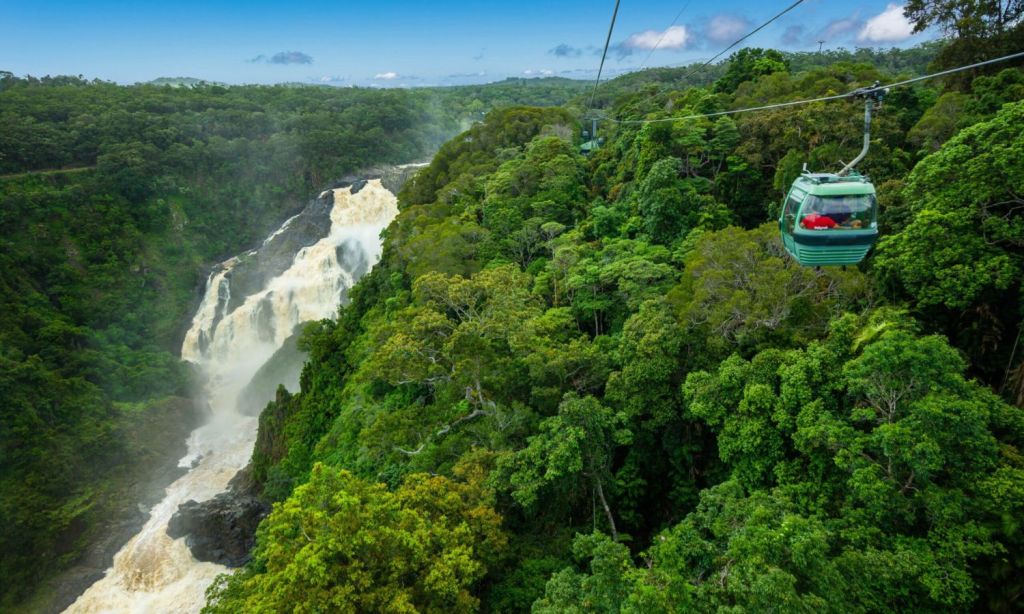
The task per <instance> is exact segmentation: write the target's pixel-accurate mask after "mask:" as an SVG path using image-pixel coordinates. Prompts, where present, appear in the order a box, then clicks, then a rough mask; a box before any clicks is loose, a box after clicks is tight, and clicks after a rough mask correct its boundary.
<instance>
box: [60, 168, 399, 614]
mask: <svg viewBox="0 0 1024 614" xmlns="http://www.w3.org/2000/svg"><path fill="white" fill-rule="evenodd" d="M397 213H398V208H397V203H396V199H395V196H394V195H393V194H392V193H391V192H389V191H388V190H387V189H386V188H384V187H383V186H382V185H381V183H380V181H379V180H374V181H370V182H368V183H367V184H366V185H365V186H364V187H363V188H362V189H361V190H359V191H358V192H357V193H356V194H354V195H353V194H351V193H350V188H340V189H337V190H334V206H333V208H332V209H331V227H330V233H329V234H328V236H326V237H324V238H322V239H321V240H320V241H318V242H317V243H315V244H313V245H310V246H309V247H305V248H302V249H301V250H299V251H298V253H297V254H295V257H294V260H293V261H292V263H291V267H290V268H288V269H287V270H286V271H284V272H283V273H282V274H280V275H278V276H277V277H274V278H273V279H271V280H270V281H269V282H268V283H267V284H266V286H265V287H264V288H262V289H261V290H260V291H259V292H256V293H255V294H252V295H251V296H248V297H246V299H245V301H244V302H243V303H242V304H241V305H238V306H236V307H234V308H233V309H231V310H230V311H229V307H230V296H231V284H230V279H229V277H230V276H229V273H230V271H231V269H232V267H234V266H237V265H238V263H239V262H240V259H239V258H232V259H231V260H228V261H227V262H225V263H223V264H222V265H221V267H219V268H218V269H217V270H216V271H215V272H214V273H212V274H211V275H210V279H209V280H208V282H207V288H206V294H205V296H204V298H203V301H202V304H201V305H200V306H199V309H198V311H197V312H196V315H195V317H194V318H193V320H192V327H191V329H190V330H189V331H188V334H187V335H186V337H185V342H184V343H183V345H182V348H181V356H182V358H184V359H185V360H189V361H191V362H193V363H196V364H197V365H199V367H200V368H201V369H202V370H203V372H204V373H205V375H206V376H207V378H208V384H207V386H206V390H205V395H206V397H207V400H208V402H209V404H210V408H211V412H212V416H211V418H210V421H209V423H207V424H206V425H204V426H202V427H200V428H198V429H196V430H195V431H193V432H192V434H191V436H190V437H189V440H188V454H187V455H186V456H185V457H184V458H183V459H181V462H180V465H181V466H182V467H192V469H191V470H190V471H189V472H188V473H187V474H185V475H184V476H182V477H181V478H179V479H178V480H177V481H175V482H174V483H173V484H171V485H170V486H169V487H168V488H167V491H166V496H165V498H164V500H163V501H161V502H160V503H159V504H158V505H156V506H155V507H154V508H153V509H152V510H151V512H150V518H149V520H148V521H147V522H146V524H145V526H144V527H143V528H142V530H141V531H139V533H138V534H136V535H135V536H134V537H133V538H132V539H131V540H130V541H129V542H128V543H127V544H125V546H124V547H123V548H121V550H120V551H119V552H118V553H117V554H116V555H115V557H114V564H113V566H112V567H111V568H110V569H108V570H107V572H106V575H105V576H104V577H103V578H102V579H100V580H99V581H97V582H96V583H95V584H93V585H92V586H91V587H89V589H88V590H87V591H86V592H85V593H83V594H82V595H81V596H80V597H79V598H78V600H77V601H75V603H73V604H72V605H71V607H69V608H68V609H67V610H66V612H75V613H84V612H132V613H136V612H137V613H143V612H146V613H148V612H197V611H198V610H199V609H201V608H202V606H203V603H204V592H205V590H206V587H207V586H209V584H210V583H211V582H212V581H213V579H214V578H215V577H216V576H217V574H219V573H222V572H224V571H226V570H227V568H226V567H223V566H221V565H216V564H213V563H201V562H199V561H197V560H195V559H194V558H193V557H192V554H191V552H189V550H188V548H187V547H186V546H185V542H184V539H177V540H173V539H171V538H170V537H168V536H167V533H166V530H167V523H168V521H169V520H170V519H171V516H173V515H174V513H175V512H176V511H177V509H178V506H179V505H180V504H181V503H184V502H185V501H188V500H189V499H194V500H196V501H205V500H206V499H210V498H212V497H213V496H215V495H217V494H219V493H221V492H223V491H224V490H225V489H226V488H227V484H228V481H229V480H230V479H231V478H232V477H233V476H234V475H235V473H236V472H237V471H238V470H239V469H241V468H242V467H244V466H245V464H246V463H248V461H249V457H250V456H251V454H252V447H253V443H254V442H255V440H256V427H257V418H255V417H252V416H246V415H243V414H241V413H240V412H239V411H238V409H237V402H238V398H239V394H240V393H241V392H242V390H243V388H244V387H245V386H246V384H248V383H249V381H250V380H251V379H252V377H253V375H254V374H255V373H256V371H257V370H258V369H259V368H260V367H261V366H262V365H263V364H264V363H265V362H266V361H267V360H268V359H269V358H270V357H271V356H272V355H273V354H274V352H275V351H276V350H277V349H278V348H280V347H281V345H282V344H283V343H284V341H285V340H286V339H287V338H288V337H289V336H290V335H291V333H292V331H293V330H294V328H295V326H297V325H298V324H300V323H302V322H308V321H311V320H319V319H323V318H331V317H334V316H335V315H336V313H337V309H338V304H339V302H340V300H341V299H342V296H343V293H344V291H345V290H346V289H347V288H350V287H351V286H352V284H353V283H354V282H355V279H353V277H354V273H358V271H355V272H353V271H351V270H349V269H348V268H347V267H350V266H352V265H351V264H350V263H351V262H360V261H362V262H364V263H365V264H367V265H370V266H372V265H373V264H375V263H376V262H377V261H378V260H379V259H380V253H381V244H380V232H381V230H383V229H384V228H385V227H386V226H387V225H388V224H389V223H390V222H391V220H392V219H393V218H394V217H395V215H397ZM293 219H294V218H293ZM291 222H292V220H288V221H287V222H285V224H284V225H282V227H281V229H280V230H278V231H277V232H276V233H275V234H274V235H271V237H268V241H269V240H270V238H273V237H274V236H276V235H277V234H279V233H280V232H282V231H283V230H284V228H285V227H286V226H287V225H288V224H289V223H291ZM339 251H340V252H341V253H342V254H344V255H345V257H343V258H342V259H341V260H339V257H338V254H339ZM251 254H252V252H250V255H251ZM359 268H361V267H359ZM268 400H269V399H268Z"/></svg>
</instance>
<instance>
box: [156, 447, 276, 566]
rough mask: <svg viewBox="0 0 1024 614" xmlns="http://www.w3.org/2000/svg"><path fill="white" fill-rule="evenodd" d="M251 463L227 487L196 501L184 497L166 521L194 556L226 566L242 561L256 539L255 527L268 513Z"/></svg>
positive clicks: (248, 553) (169, 528)
mask: <svg viewBox="0 0 1024 614" xmlns="http://www.w3.org/2000/svg"><path fill="white" fill-rule="evenodd" d="M257 490H258V487H257V485H256V484H255V482H254V481H253V480H252V477H251V469H250V467H248V466H247V467H245V468H244V469H242V470H241V471H239V472H238V473H237V474H236V475H235V477H234V478H232V479H231V482H230V483H229V484H228V490H227V491H226V492H223V493H221V494H219V495H217V496H216V497H214V498H212V499H210V500H208V501H203V502H202V503H199V502H197V501H186V502H185V503H182V504H181V505H180V506H178V511H177V512H176V513H175V514H174V516H173V517H172V518H171V521H170V522H169V523H168V524H167V534H168V535H169V536H170V537H172V538H174V539H178V538H179V537H184V538H185V544H186V545H187V546H188V547H189V550H191V551H192V556H194V557H196V559H198V560H200V561H204V562H208V563H219V564H221V565H227V566H228V567H240V566H242V565H244V564H245V563H246V562H247V561H248V560H249V558H250V557H251V555H252V548H253V546H254V545H255V543H256V527H257V526H259V524H260V521H261V520H263V518H264V517H265V516H266V515H267V514H268V513H270V506H269V505H267V504H266V503H264V502H263V501H262V500H260V498H259V496H258V492H257Z"/></svg>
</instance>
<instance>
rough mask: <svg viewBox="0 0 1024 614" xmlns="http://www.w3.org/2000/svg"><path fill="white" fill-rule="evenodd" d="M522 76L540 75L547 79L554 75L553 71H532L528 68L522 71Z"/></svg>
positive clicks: (544, 69) (543, 69) (545, 69)
mask: <svg viewBox="0 0 1024 614" xmlns="http://www.w3.org/2000/svg"><path fill="white" fill-rule="evenodd" d="M523 74H524V75H541V76H544V77H547V76H549V75H553V74H555V71H553V70H548V69H547V68H542V69H540V70H533V69H532V68H528V69H526V70H524V71H523Z"/></svg>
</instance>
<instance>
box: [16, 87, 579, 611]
mask: <svg viewBox="0 0 1024 614" xmlns="http://www.w3.org/2000/svg"><path fill="white" fill-rule="evenodd" d="M579 88H580V86H579V84H576V83H573V82H566V81H564V80H541V81H536V82H520V81H518V80H517V81H510V82H503V83H499V84H493V85H489V86H478V87H471V88H451V89H446V90H421V91H416V92H405V91H397V90H394V91H370V90H363V89H331V88H293V87H231V88H226V87H220V86H197V87H195V88H191V89H190V88H172V87H157V86H151V85H142V86H133V87H120V86H117V85H114V84H110V83H102V82H86V81H83V80H81V79H77V78H67V77H58V78H45V79H42V80H39V79H34V78H25V79H18V78H15V77H14V76H13V75H10V74H9V73H0V227H2V228H3V233H2V236H0V396H2V398H3V400H4V403H3V406H2V408H0V458H2V462H0V493H2V496H0V525H2V526H3V527H4V530H3V531H2V532H0V552H2V553H3V555H2V557H0V576H2V577H4V578H5V581H4V582H3V590H2V591H0V609H5V608H6V607H7V606H8V605H9V604H11V603H13V602H15V601H17V600H18V599H20V598H22V597H23V596H25V595H26V594H28V593H29V592H30V591H31V590H32V589H33V587H34V586H35V585H36V583H37V582H38V581H39V580H40V579H41V578H45V577H46V576H47V575H48V574H51V573H53V572H54V571H56V570H59V569H60V568H62V567H65V566H66V565H67V564H69V563H71V562H73V561H74V560H75V559H76V557H78V556H79V555H80V553H81V552H82V551H83V548H84V547H85V546H86V545H88V544H89V543H91V541H93V540H94V539H95V538H96V537H97V536H96V535H95V530H94V529H95V527H96V525H97V523H98V522H99V521H100V520H102V519H104V518H105V517H106V516H108V515H109V514H110V513H111V511H112V510H114V509H116V508H117V507H118V506H124V505H126V504H125V503H124V502H123V501H121V499H123V498H124V494H123V491H122V489H123V487H125V485H127V484H128V483H130V482H133V481H139V480H140V479H148V476H137V475H135V474H134V471H136V470H137V469H138V466H139V461H140V460H141V459H143V458H145V457H146V456H147V452H146V448H147V447H153V446H152V445H148V446H147V443H146V442H145V441H138V439H139V438H138V437H135V434H136V433H137V432H139V431H140V425H145V424H149V423H150V422H152V421H153V420H157V421H158V420H159V416H157V415H154V414H159V415H168V416H169V415H171V414H169V413H167V411H168V410H167V408H168V407H173V408H180V407H181V406H182V404H183V403H186V401H185V399H184V398H183V397H187V396H188V394H189V374H188V370H187V369H186V367H185V366H184V365H183V363H181V362H180V361H179V360H178V358H177V352H178V345H179V344H180V342H181V336H182V335H183V333H184V328H183V327H184V326H185V325H186V324H187V320H188V317H189V312H190V311H191V310H192V309H193V308H194V306H195V301H196V298H197V296H196V293H197V289H198V287H199V286H200V285H201V283H202V281H203V279H204V275H205V272H206V269H208V267H209V266H210V265H211V264H212V263H213V262H216V261H218V260H221V259H223V258H225V257H227V256H230V255H232V254H235V253H238V252H239V251H241V250H242V249H244V248H248V247H250V246H252V245H254V244H258V242H259V241H260V240H261V239H262V238H263V237H265V236H266V235H267V234H268V233H269V232H270V231H271V230H272V229H273V228H275V227H276V226H277V225H279V224H280V223H281V221H282V220H283V219H285V218H286V217H287V216H289V215H291V214H293V213H295V212H296V210H297V209H298V208H300V207H301V206H302V205H303V204H304V201H305V199H306V195H308V194H311V193H315V190H317V189H320V188H322V187H323V185H324V184H325V183H326V182H328V181H330V180H333V179H336V178H338V177H340V176H342V175H344V174H346V173H349V172H352V171H355V170H357V169H359V168H360V167H365V166H368V165H373V164H381V163H388V162H392V163H393V162H407V161H410V160H415V159H418V158H421V157H424V156H426V155H428V154H429V153H430V152H432V151H433V150H434V149H435V148H436V147H438V146H439V145H440V144H441V143H442V142H443V141H444V140H445V139H446V138H448V137H450V136H451V135H453V134H455V133H456V132H457V131H458V130H460V129H461V128H463V127H465V126H466V125H468V124H470V123H471V122H472V121H474V120H476V119H478V118H479V116H480V114H481V113H482V112H484V111H486V110H489V109H491V108H493V107H495V106H506V105H508V104H510V103H516V102H522V101H527V102H530V103H534V104H544V103H560V102H564V101H566V100H567V99H568V98H569V96H571V95H573V92H577V91H579ZM174 416H178V417H179V418H180V421H181V423H182V428H187V424H188V422H189V421H188V420H187V412H186V413H185V415H179V414H177V413H176V414H174ZM165 435H166V434H165ZM183 438H184V433H182V434H181V438H180V439H181V440H182V441H183ZM176 439H177V438H176ZM127 505H129V506H131V505H133V504H132V503H128V504H127Z"/></svg>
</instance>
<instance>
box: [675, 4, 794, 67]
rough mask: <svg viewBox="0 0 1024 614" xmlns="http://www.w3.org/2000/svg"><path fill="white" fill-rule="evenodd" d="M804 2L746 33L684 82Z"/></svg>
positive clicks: (792, 5) (787, 8)
mask: <svg viewBox="0 0 1024 614" xmlns="http://www.w3.org/2000/svg"><path fill="white" fill-rule="evenodd" d="M803 2H804V0H796V2H794V3H793V4H790V5H789V6H787V7H786V8H785V9H783V10H782V12H780V13H778V14H776V15H775V16H774V17H772V18H771V19H769V20H768V21H766V22H764V23H763V24H761V25H759V26H757V27H756V28H754V29H753V30H751V31H750V32H747V33H746V34H745V35H743V36H742V37H740V38H738V39H737V40H736V41H735V42H734V43H732V44H731V45H729V46H728V47H726V48H725V49H722V50H721V51H719V52H718V53H716V54H715V55H714V56H713V57H712V58H711V59H710V60H707V61H705V62H704V63H703V64H701V65H700V66H698V67H697V68H694V69H693V70H691V71H690V72H688V73H686V75H684V76H683V79H684V80H685V79H689V78H690V77H692V76H693V75H695V74H697V71H699V70H700V69H702V68H705V67H706V66H708V65H709V64H711V63H712V62H714V61H715V60H717V59H718V58H720V57H722V56H723V55H725V54H726V53H727V52H728V51H729V50H730V49H732V48H733V47H735V46H736V45H739V44H740V43H742V42H743V41H745V40H747V39H748V38H750V37H751V36H753V35H755V34H757V33H758V32H760V31H761V30H763V29H765V28H767V27H768V25H769V24H771V23H772V22H773V21H775V20H776V19H778V18H779V17H782V16H783V15H785V14H786V13H788V12H790V11H792V10H793V9H795V8H796V7H798V6H800V5H801V4H803Z"/></svg>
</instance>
